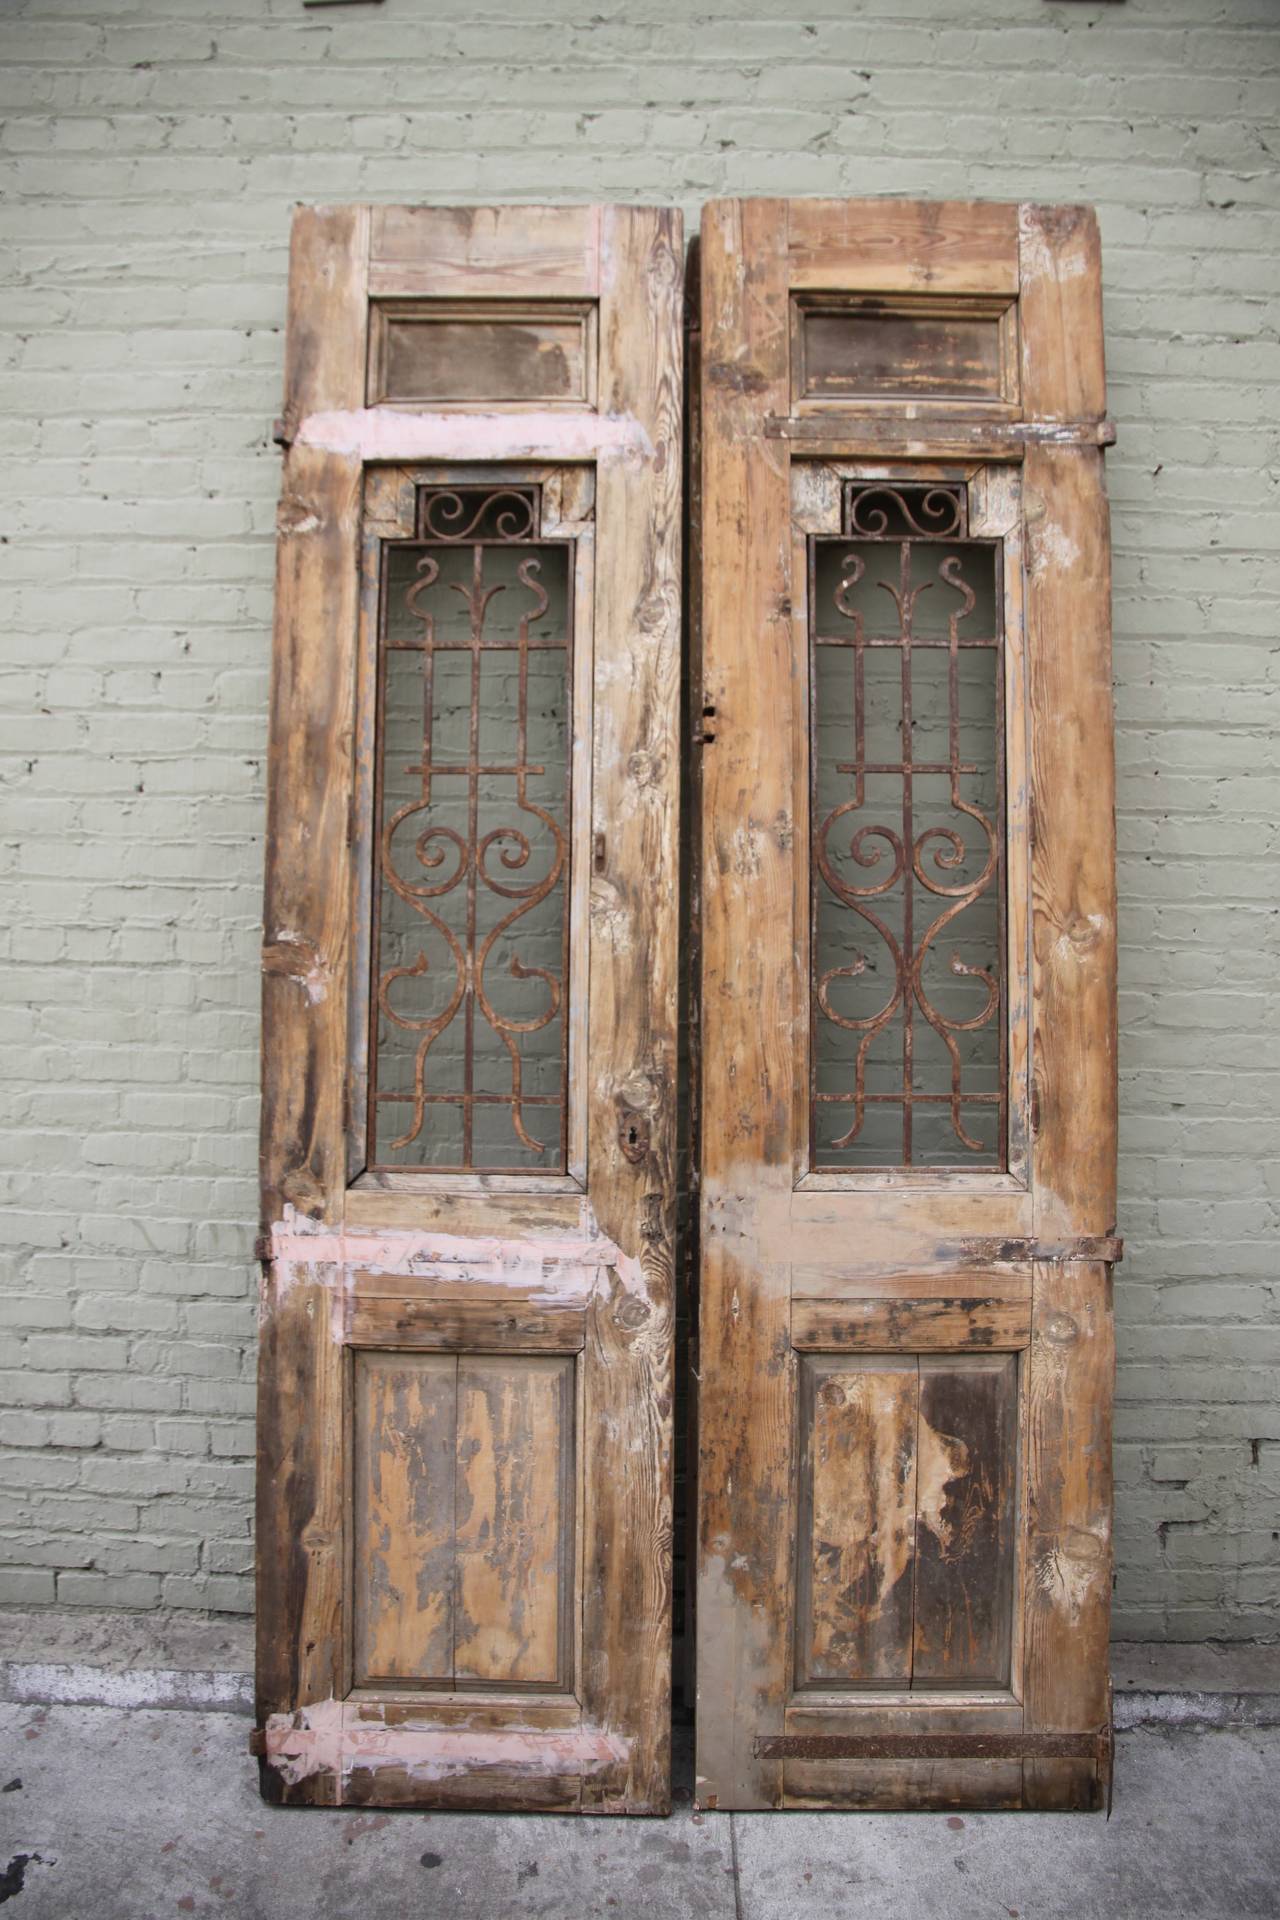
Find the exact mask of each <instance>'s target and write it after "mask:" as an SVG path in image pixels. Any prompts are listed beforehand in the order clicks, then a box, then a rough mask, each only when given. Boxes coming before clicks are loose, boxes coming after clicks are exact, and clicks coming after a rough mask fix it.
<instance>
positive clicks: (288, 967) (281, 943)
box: [262, 928, 329, 1007]
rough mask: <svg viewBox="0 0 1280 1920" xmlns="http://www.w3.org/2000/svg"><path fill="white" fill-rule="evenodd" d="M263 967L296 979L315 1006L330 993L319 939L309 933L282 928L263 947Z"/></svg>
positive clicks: (271, 972)
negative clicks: (311, 936) (320, 952)
mask: <svg viewBox="0 0 1280 1920" xmlns="http://www.w3.org/2000/svg"><path fill="white" fill-rule="evenodd" d="M262 968H263V972H264V973H270V974H276V975H280V976H282V977H283V978H284V979H286V980H296V981H297V983H298V985H299V986H300V987H301V988H302V989H303V991H304V992H305V994H306V996H307V999H308V1000H309V1001H310V1002H311V1005H312V1006H313V1007H315V1006H319V1004H320V1002H321V1001H322V1000H324V999H325V998H326V997H327V995H328V992H329V969H328V966H327V964H326V963H325V961H324V960H323V959H322V958H321V957H320V954H319V952H318V951H317V948H316V945H315V942H314V941H313V940H308V939H307V937H306V935H305V934H301V933H294V932H292V931H291V930H290V929H288V928H281V930H280V932H279V933H278V934H277V935H276V937H275V939H274V940H272V941H269V942H268V943H267V945H266V946H264V947H263V949H262Z"/></svg>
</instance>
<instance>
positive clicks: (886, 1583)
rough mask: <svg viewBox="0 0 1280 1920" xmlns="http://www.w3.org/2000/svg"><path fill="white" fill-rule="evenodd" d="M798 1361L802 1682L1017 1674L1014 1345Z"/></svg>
mask: <svg viewBox="0 0 1280 1920" xmlns="http://www.w3.org/2000/svg"><path fill="white" fill-rule="evenodd" d="M800 1373H801V1395H800V1409H801V1413H800V1418H801V1443H802V1444H801V1490H800V1491H801V1511H800V1527H799V1535H798V1564H797V1607H796V1665H795V1684H796V1687H797V1689H799V1690H801V1691H804V1690H806V1689H810V1690H811V1689H820V1690H824V1691H825V1690H831V1689H836V1690H839V1689H845V1688H868V1687H876V1688H890V1687H893V1688H911V1687H920V1686H928V1687H959V1686H992V1687H1004V1686H1007V1685H1008V1683H1009V1674H1010V1659H1011V1644H1012V1622H1013V1595H1014V1570H1015V1490H1016V1480H1017V1446H1018V1431H1017V1428H1018V1423H1017V1398H1018V1359H1017V1355H1016V1354H1013V1353H1007V1354H972V1353H969V1354H945V1355H944V1354H936V1353H931V1354H867V1355H847V1356H846V1355H833V1354H821V1355H818V1354H814V1355H809V1354H805V1355H802V1357H801V1361H800Z"/></svg>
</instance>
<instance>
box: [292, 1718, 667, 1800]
mask: <svg viewBox="0 0 1280 1920" xmlns="http://www.w3.org/2000/svg"><path fill="white" fill-rule="evenodd" d="M295 1722H298V1723H300V1724H295ZM265 1745H266V1752H267V1758H268V1760H269V1762H270V1764H271V1765H272V1766H273V1767H276V1768H277V1769H278V1770H279V1772H280V1775H281V1777H282V1779H283V1780H284V1781H285V1783H286V1785H288V1786H296V1785H297V1784H298V1782H299V1781H301V1780H305V1779H307V1778H309V1777H310V1776H311V1775H312V1774H316V1773H334V1774H337V1775H339V1776H340V1777H341V1778H345V1777H346V1776H347V1775H348V1774H349V1773H350V1772H351V1771H352V1769H353V1768H355V1767H361V1768H366V1767H373V1768H377V1767H395V1768H397V1769H402V1770H403V1771H404V1772H406V1773H408V1774H410V1775H412V1776H413V1778H414V1779H417V1780H424V1781H430V1780H444V1779H448V1778H450V1777H451V1776H454V1775H457V1774H460V1773H476V1772H484V1771H486V1770H488V1771H492V1770H494V1769H502V1770H504V1771H505V1770H508V1769H514V1770H515V1771H518V1772H521V1773H531V1774H532V1773H537V1774H561V1773H569V1774H575V1773H590V1772H594V1771H596V1770H597V1769H599V1768H600V1767H605V1766H610V1765H614V1764H616V1763H617V1762H619V1761H624V1760H625V1759H626V1757H627V1755H628V1753H629V1751H630V1746H631V1743H630V1741H629V1740H624V1739H623V1738H621V1736H619V1735H617V1734H609V1733H603V1732H600V1731H599V1730H597V1729H595V1728H591V1727H579V1728H576V1729H573V1730H571V1731H566V1732H563V1733H539V1732H534V1731H532V1730H526V1729H521V1728H508V1729H506V1730H504V1731H502V1732H498V1733H482V1732H477V1731H475V1730H474V1729H472V1728H470V1727H448V1728H422V1727H403V1726H398V1727H385V1726H376V1725H373V1726H371V1725H370V1724H369V1723H368V1722H367V1721H363V1722H355V1723H351V1724H348V1722H347V1719H346V1715H345V1711H344V1708H343V1703H342V1702H341V1701H340V1700H323V1701H319V1702H317V1703H316V1704H315V1705H314V1706H310V1707H303V1708H301V1709H300V1710H299V1712H298V1713H297V1714H285V1713H276V1714H272V1715H271V1717H270V1718H269V1719H268V1721H267V1725H266V1733H265Z"/></svg>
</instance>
